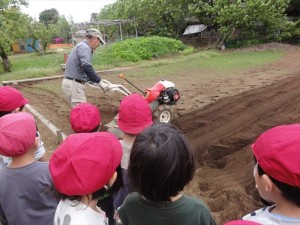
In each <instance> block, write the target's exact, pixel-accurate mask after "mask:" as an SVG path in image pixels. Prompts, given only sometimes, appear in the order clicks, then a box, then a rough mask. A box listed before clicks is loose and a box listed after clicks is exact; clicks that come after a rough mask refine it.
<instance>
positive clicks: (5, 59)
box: [0, 48, 11, 72]
mask: <svg viewBox="0 0 300 225" xmlns="http://www.w3.org/2000/svg"><path fill="white" fill-rule="evenodd" d="M0 56H1V59H2V66H3V69H4V71H5V72H11V65H10V61H9V59H8V56H7V54H6V52H5V51H4V49H2V48H0Z"/></svg>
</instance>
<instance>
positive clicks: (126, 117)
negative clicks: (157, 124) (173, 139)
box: [118, 94, 153, 134]
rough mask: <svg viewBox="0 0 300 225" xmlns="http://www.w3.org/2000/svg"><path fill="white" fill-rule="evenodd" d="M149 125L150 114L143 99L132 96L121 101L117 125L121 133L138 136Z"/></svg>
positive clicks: (151, 122) (135, 95) (147, 105)
mask: <svg viewBox="0 0 300 225" xmlns="http://www.w3.org/2000/svg"><path fill="white" fill-rule="evenodd" d="M151 124H153V121H152V112H151V109H150V106H149V104H148V102H147V101H146V99H145V98H144V97H142V96H141V95H139V94H132V95H128V96H126V97H124V98H123V99H122V101H121V104H120V107H119V114H118V125H119V128H120V129H121V130H122V131H124V132H125V133H128V134H139V133H140V132H142V131H143V130H144V129H145V128H146V127H148V126H150V125H151Z"/></svg>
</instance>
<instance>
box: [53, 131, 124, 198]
mask: <svg viewBox="0 0 300 225" xmlns="http://www.w3.org/2000/svg"><path fill="white" fill-rule="evenodd" d="M121 157H122V147H121V144H120V142H119V140H118V139H117V138H116V137H115V136H114V135H113V134H112V133H109V132H95V133H78V134H71V135H69V136H68V137H67V138H66V139H65V140H64V142H63V143H62V144H61V145H60V146H59V147H58V148H57V149H56V150H55V151H54V153H53V154H52V156H51V158H50V162H49V168H50V173H51V175H52V179H53V183H54V185H55V187H56V189H57V190H58V191H59V192H60V193H62V194H65V195H68V196H72V195H86V194H91V193H94V192H95V191H97V190H100V189H101V188H103V187H104V185H106V184H107V183H108V181H109V180H110V178H111V177H112V176H113V174H114V172H115V171H116V168H117V167H118V165H119V164H120V161H121Z"/></svg>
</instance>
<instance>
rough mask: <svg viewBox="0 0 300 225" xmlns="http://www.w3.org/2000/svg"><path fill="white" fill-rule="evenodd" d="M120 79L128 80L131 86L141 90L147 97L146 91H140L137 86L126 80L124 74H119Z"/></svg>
mask: <svg viewBox="0 0 300 225" xmlns="http://www.w3.org/2000/svg"><path fill="white" fill-rule="evenodd" d="M119 78H121V79H124V80H126V81H127V82H128V83H129V84H131V85H132V86H133V87H135V88H136V89H137V90H139V91H140V92H141V93H142V94H143V95H145V94H146V93H145V92H144V91H142V90H141V89H139V88H138V87H137V86H135V85H134V84H133V83H131V82H130V81H129V80H127V79H126V78H125V75H124V74H123V73H120V74H119Z"/></svg>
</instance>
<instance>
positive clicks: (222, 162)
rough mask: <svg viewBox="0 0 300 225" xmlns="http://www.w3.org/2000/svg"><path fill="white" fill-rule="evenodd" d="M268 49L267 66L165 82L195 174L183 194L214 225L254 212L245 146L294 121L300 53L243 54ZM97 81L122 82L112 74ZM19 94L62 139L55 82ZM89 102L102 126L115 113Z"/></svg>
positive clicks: (63, 118)
mask: <svg viewBox="0 0 300 225" xmlns="http://www.w3.org/2000/svg"><path fill="white" fill-rule="evenodd" d="M266 48H280V49H282V50H283V51H284V52H285V55H284V57H283V58H282V59H280V60H279V61H277V62H274V63H272V64H268V65H264V66H261V67H258V68H255V69H249V70H246V71H239V72H235V73H231V74H226V76H222V77H221V76H219V75H218V74H213V73H211V74H207V73H205V72H203V71H202V72H201V71H200V72H199V73H197V74H189V75H188V76H187V75H183V74H179V75H177V76H172V77H170V78H169V77H165V79H169V80H171V81H173V82H174V83H175V84H176V86H177V88H178V89H179V90H180V93H181V95H182V98H181V99H180V101H179V103H178V105H176V106H175V111H176V118H175V120H174V121H173V123H174V124H175V125H177V126H178V127H179V128H181V129H182V130H183V131H184V133H185V134H186V136H187V138H188V139H189V141H190V142H191V144H192V146H193V149H194V151H195V153H196V158H197V164H198V169H197V171H196V174H195V177H194V179H193V180H192V182H191V183H190V184H189V185H188V186H187V187H186V190H185V192H186V193H188V194H191V195H195V196H198V197H199V198H202V199H203V200H204V202H205V203H206V204H207V205H208V206H209V208H210V210H211V212H212V214H213V216H214V217H215V219H216V221H217V223H218V224H223V223H224V222H226V221H229V220H232V219H237V218H239V217H241V216H242V215H244V214H246V213H248V212H249V211H252V210H255V209H257V208H258V207H260V203H259V201H258V194H257V191H256V189H255V185H254V180H253V175H252V174H253V173H252V169H253V158H252V154H251V150H250V144H251V143H252V142H253V141H254V140H255V138H256V137H257V136H258V135H259V134H260V133H262V132H263V131H265V130H266V129H268V128H271V127H273V126H276V125H279V124H290V123H296V122H299V121H300V98H299V96H300V88H299V87H300V63H299V62H300V49H299V48H297V47H294V46H288V45H279V44H269V45H264V46H259V47H257V48H251V49H245V51H253V50H254V51H257V50H261V49H266ZM103 77H104V78H105V79H108V80H110V81H112V82H114V83H120V80H119V79H118V78H117V73H114V74H103ZM128 79H129V80H131V81H132V82H133V83H135V84H137V85H138V86H139V87H140V88H141V89H145V88H146V87H150V86H152V85H153V84H154V83H155V82H157V80H155V79H156V78H149V77H140V78H137V77H132V78H131V77H128ZM49 87H50V88H49ZM19 88H20V90H21V91H22V92H23V93H24V94H25V96H26V97H27V98H29V99H30V104H31V106H32V107H34V108H35V109H36V110H37V111H38V112H40V113H41V114H42V115H44V116H45V117H46V118H47V119H49V120H50V121H51V122H53V124H55V125H56V126H57V127H59V128H61V129H62V131H63V132H64V133H66V134H70V133H71V129H70V125H69V121H68V117H69V111H70V108H69V106H68V104H67V102H66V100H65V99H64V96H63V94H62V90H61V80H60V79H59V80H52V81H45V82H39V83H31V84H22V85H20V86H19ZM129 89H130V90H132V91H133V90H134V89H132V88H131V87H130V86H129ZM87 98H88V101H89V102H91V103H93V104H95V105H97V106H98V107H99V109H100V111H101V114H102V121H103V124H105V123H107V122H108V121H110V120H111V119H112V118H113V116H114V115H115V114H116V112H117V108H118V105H119V100H120V99H121V98H122V96H121V95H120V94H117V93H115V92H110V93H106V94H103V93H101V92H99V90H95V89H92V88H90V87H87ZM38 126H39V129H40V131H41V134H42V139H43V141H44V142H45V145H46V148H47V150H48V153H49V155H50V154H51V152H52V151H53V150H55V148H56V147H57V139H56V137H55V136H54V135H53V134H52V133H51V132H50V131H49V130H48V129H47V128H46V127H45V126H44V125H43V124H41V123H40V122H38Z"/></svg>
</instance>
